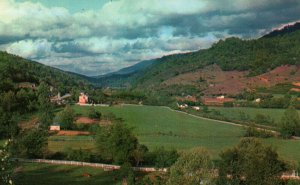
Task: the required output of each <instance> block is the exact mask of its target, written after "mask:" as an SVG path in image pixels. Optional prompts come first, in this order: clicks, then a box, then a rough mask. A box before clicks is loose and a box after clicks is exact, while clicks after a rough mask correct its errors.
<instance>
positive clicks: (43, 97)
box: [38, 82, 54, 128]
mask: <svg viewBox="0 0 300 185" xmlns="http://www.w3.org/2000/svg"><path fill="white" fill-rule="evenodd" d="M49 95H50V88H49V86H48V85H47V84H46V83H44V82H42V83H41V84H40V86H39V88H38V104H39V106H38V109H39V115H38V117H39V121H40V122H41V124H42V125H41V126H42V127H43V128H47V127H48V126H49V125H50V124H51V123H52V120H53V117H54V114H53V109H54V107H53V104H52V103H51V102H50V98H49Z"/></svg>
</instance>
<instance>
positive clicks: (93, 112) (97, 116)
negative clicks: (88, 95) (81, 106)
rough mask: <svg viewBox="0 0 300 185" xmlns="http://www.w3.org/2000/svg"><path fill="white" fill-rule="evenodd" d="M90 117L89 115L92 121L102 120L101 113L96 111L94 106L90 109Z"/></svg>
mask: <svg viewBox="0 0 300 185" xmlns="http://www.w3.org/2000/svg"><path fill="white" fill-rule="evenodd" d="M88 115H89V118H92V119H100V118H101V113H100V112H98V111H96V109H95V108H94V107H93V106H91V107H90V109H89V112H88Z"/></svg>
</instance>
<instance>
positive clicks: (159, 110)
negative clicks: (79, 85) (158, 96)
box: [49, 105, 300, 161]
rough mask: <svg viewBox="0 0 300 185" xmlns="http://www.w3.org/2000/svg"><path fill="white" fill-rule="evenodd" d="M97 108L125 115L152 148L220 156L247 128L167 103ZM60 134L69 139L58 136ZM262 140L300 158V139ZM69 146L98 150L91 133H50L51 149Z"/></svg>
mask: <svg viewBox="0 0 300 185" xmlns="http://www.w3.org/2000/svg"><path fill="white" fill-rule="evenodd" d="M73 109H74V110H75V112H76V113H79V114H82V115H83V116H86V115H87V113H88V109H89V107H84V106H73ZM96 109H97V110H99V111H100V112H101V113H102V114H106V113H109V112H112V113H114V114H116V116H117V117H120V118H123V119H124V122H125V123H126V124H128V125H129V126H130V127H132V128H133V131H134V133H135V134H136V135H137V137H138V139H139V142H140V143H142V144H145V145H146V146H148V147H149V148H150V150H151V149H154V148H155V147H159V146H164V147H166V148H175V149H178V150H184V149H188V148H192V147H198V146H203V147H206V148H208V149H209V150H210V151H211V153H212V155H213V157H214V158H217V157H218V154H219V153H220V151H222V150H223V149H225V148H229V147H232V146H234V145H236V144H237V143H238V142H239V140H240V139H241V138H242V136H243V134H244V132H245V130H244V129H243V128H242V127H238V126H233V125H227V124H223V123H219V122H217V121H208V120H203V119H199V118H195V117H192V116H190V115H186V114H183V113H179V112H175V111H171V110H170V109H168V108H165V107H156V106H131V105H126V106H113V107H96ZM224 109H225V108H224ZM229 109H231V108H229ZM245 111H246V110H245ZM266 111H270V110H266ZM278 111H282V112H283V110H278ZM253 113H254V111H253ZM228 114H229V112H228ZM61 137H64V140H66V141H61V140H59V139H60V138H61ZM263 141H264V142H265V143H267V144H272V145H273V146H274V147H276V148H277V149H278V152H279V154H280V155H281V156H282V157H284V158H286V159H289V160H297V161H300V152H299V151H300V141H295V140H282V139H278V138H271V139H264V140H263ZM66 147H71V148H77V149H78V148H82V149H89V150H91V151H95V146H94V141H92V140H91V137H88V136H73V137H70V136H52V137H50V139H49V149H50V150H51V151H62V150H64V149H65V148H66Z"/></svg>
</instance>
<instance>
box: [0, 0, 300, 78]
mask: <svg viewBox="0 0 300 185" xmlns="http://www.w3.org/2000/svg"><path fill="white" fill-rule="evenodd" d="M299 19H300V1H299V0H188V1H187V0H102V1H101V0H100V1H99V0H31V1H28V0H27V1H26V0H1V1H0V50H5V51H7V52H10V53H14V54H17V55H20V56H22V57H25V58H28V59H32V60H35V61H38V62H41V63H44V64H46V65H50V66H54V67H58V68H60V69H63V70H68V71H72V72H77V73H80V74H85V75H90V76H93V75H100V74H105V73H108V72H112V71H116V70H118V69H120V68H123V67H127V66H130V65H133V64H135V63H137V62H139V61H142V60H147V59H152V58H157V57H161V56H164V55H169V54H173V53H180V52H189V51H195V50H199V49H203V48H208V47H210V46H211V45H212V44H213V43H214V42H217V41H218V40H220V39H224V38H227V37H231V36H237V37H240V38H245V39H252V38H257V37H260V36H262V35H263V34H265V33H267V32H269V31H271V30H272V29H274V28H277V27H280V26H282V25H284V24H287V23H291V22H295V21H298V20H299Z"/></svg>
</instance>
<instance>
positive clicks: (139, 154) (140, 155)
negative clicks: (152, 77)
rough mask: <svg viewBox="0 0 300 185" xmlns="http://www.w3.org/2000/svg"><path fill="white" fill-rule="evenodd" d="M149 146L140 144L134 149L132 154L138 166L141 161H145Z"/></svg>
mask: <svg viewBox="0 0 300 185" xmlns="http://www.w3.org/2000/svg"><path fill="white" fill-rule="evenodd" d="M147 152H148V148H147V147H146V146H145V145H141V144H138V146H137V148H136V149H135V150H134V151H133V153H132V156H133V158H134V160H135V162H136V163H135V165H136V166H138V165H139V164H140V162H143V161H144V158H145V155H146V153H147Z"/></svg>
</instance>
